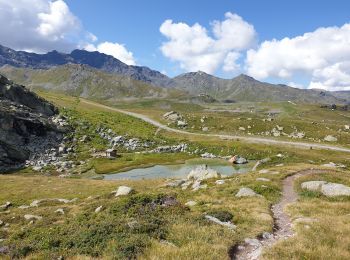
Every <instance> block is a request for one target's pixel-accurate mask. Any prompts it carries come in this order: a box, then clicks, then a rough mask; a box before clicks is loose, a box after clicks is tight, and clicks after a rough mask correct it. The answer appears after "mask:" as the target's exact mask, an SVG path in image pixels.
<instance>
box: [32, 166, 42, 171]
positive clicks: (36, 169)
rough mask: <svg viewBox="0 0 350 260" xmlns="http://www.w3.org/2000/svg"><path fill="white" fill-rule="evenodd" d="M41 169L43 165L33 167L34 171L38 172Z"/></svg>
mask: <svg viewBox="0 0 350 260" xmlns="http://www.w3.org/2000/svg"><path fill="white" fill-rule="evenodd" d="M42 169H43V167H41V166H34V167H33V171H36V172H39V171H41V170H42Z"/></svg>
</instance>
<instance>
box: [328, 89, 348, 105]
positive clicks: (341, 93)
mask: <svg viewBox="0 0 350 260" xmlns="http://www.w3.org/2000/svg"><path fill="white" fill-rule="evenodd" d="M331 93H332V95H333V96H335V97H337V98H342V99H346V101H347V103H350V90H345V91H334V92H331Z"/></svg>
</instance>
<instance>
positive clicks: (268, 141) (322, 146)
mask: <svg viewBox="0 0 350 260" xmlns="http://www.w3.org/2000/svg"><path fill="white" fill-rule="evenodd" d="M80 101H81V102H83V103H85V104H89V105H92V106H96V107H100V108H103V109H106V110H110V111H115V112H118V113H122V114H125V115H129V116H132V117H135V118H138V119H141V120H143V121H145V122H147V123H149V124H151V125H154V126H156V127H158V128H161V129H164V130H166V131H169V132H174V133H179V134H184V135H193V136H206V137H217V138H220V139H235V140H237V139H238V140H240V141H245V142H249V143H259V144H268V145H279V146H293V147H298V148H304V149H311V148H312V149H319V150H331V151H337V152H346V153H350V148H346V147H341V146H334V145H326V144H316V143H304V142H290V141H282V140H276V139H270V138H263V137H248V136H238V135H223V134H202V133H191V132H187V131H185V130H180V129H175V128H171V127H168V126H166V125H163V124H162V123H160V122H158V121H156V120H153V119H151V118H149V117H148V116H146V115H143V114H139V113H135V112H130V111H127V110H123V109H118V108H114V107H109V106H105V105H102V104H99V103H96V102H93V101H89V100H86V99H80Z"/></svg>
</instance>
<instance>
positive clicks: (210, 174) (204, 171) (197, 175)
mask: <svg viewBox="0 0 350 260" xmlns="http://www.w3.org/2000/svg"><path fill="white" fill-rule="evenodd" d="M219 177H220V174H219V173H218V172H217V171H215V170H213V169H211V168H209V167H208V165H200V166H198V167H197V168H195V169H193V170H192V171H190V173H189V174H188V175H187V179H188V180H191V179H193V180H206V179H210V178H219Z"/></svg>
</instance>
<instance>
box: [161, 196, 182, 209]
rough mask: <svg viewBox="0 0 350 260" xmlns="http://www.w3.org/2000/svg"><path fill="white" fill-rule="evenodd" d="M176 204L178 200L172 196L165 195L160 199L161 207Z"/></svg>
mask: <svg viewBox="0 0 350 260" xmlns="http://www.w3.org/2000/svg"><path fill="white" fill-rule="evenodd" d="M177 204H179V202H178V201H177V200H176V198H175V197H173V196H165V197H163V198H161V199H160V205H161V206H163V207H171V206H175V205H177Z"/></svg>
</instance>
